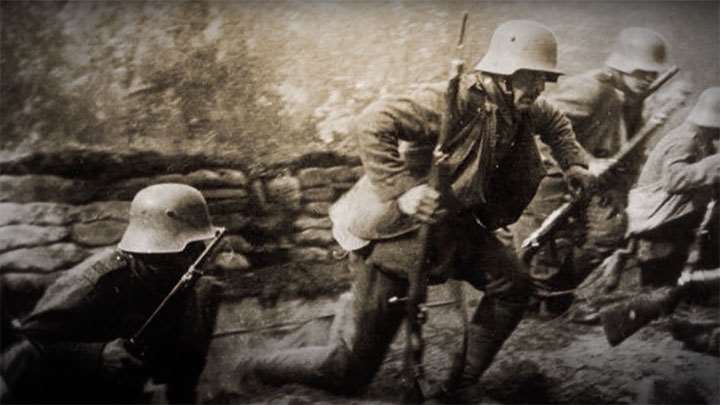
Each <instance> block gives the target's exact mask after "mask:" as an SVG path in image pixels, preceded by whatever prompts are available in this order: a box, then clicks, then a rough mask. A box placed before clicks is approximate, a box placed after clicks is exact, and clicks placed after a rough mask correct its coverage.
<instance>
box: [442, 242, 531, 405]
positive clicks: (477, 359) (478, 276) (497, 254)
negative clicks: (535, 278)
mask: <svg viewBox="0 0 720 405" xmlns="http://www.w3.org/2000/svg"><path fill="white" fill-rule="evenodd" d="M465 251H466V252H467V253H469V254H467V255H463V258H462V259H461V260H460V261H459V263H458V266H461V267H459V269H460V273H459V276H460V278H462V279H464V280H466V281H468V282H469V283H470V284H472V285H473V286H474V287H475V288H478V289H484V290H485V295H484V296H483V298H482V300H481V302H480V305H479V306H478V308H477V309H476V311H475V314H474V315H473V318H472V321H471V323H470V325H469V331H468V347H467V353H466V356H465V367H464V370H463V371H462V373H456V375H460V377H459V378H458V379H457V380H456V381H449V382H448V383H447V384H446V390H447V391H456V393H457V395H456V396H455V397H454V398H453V399H455V400H458V401H462V400H463V399H464V396H465V395H466V394H465V393H462V392H461V391H462V390H465V389H467V388H470V387H472V386H473V385H475V383H476V382H477V381H478V380H479V378H480V377H481V376H482V375H483V373H484V372H485V371H486V370H487V369H488V368H489V367H490V365H491V364H492V361H493V359H494V358H495V355H496V354H497V353H498V351H500V348H501V347H502V345H503V343H504V342H505V340H506V339H507V338H508V337H509V336H510V335H511V334H512V332H513V331H514V330H515V328H516V327H517V325H518V323H519V322H520V320H521V319H522V317H523V314H524V312H525V309H526V307H527V304H528V298H529V296H530V281H529V278H528V275H527V274H526V271H525V269H524V267H523V265H522V264H521V262H520V260H519V259H518V258H517V256H516V255H515V253H514V252H513V251H512V250H511V249H509V248H507V247H506V246H503V245H502V243H500V242H499V241H498V240H497V239H496V238H495V237H494V236H492V235H491V234H489V233H484V234H483V235H481V236H480V238H479V240H474V241H473V243H472V244H469V245H468V246H467V247H466V248H465ZM451 374H452V373H451ZM472 395H473V394H472V393H471V394H470V396H472Z"/></svg>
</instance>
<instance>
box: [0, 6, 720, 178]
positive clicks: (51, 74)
mask: <svg viewBox="0 0 720 405" xmlns="http://www.w3.org/2000/svg"><path fill="white" fill-rule="evenodd" d="M0 9H1V11H2V52H1V54H0V58H1V66H0V68H1V73H2V76H1V80H0V83H1V85H2V87H1V91H2V98H1V99H0V103H1V108H2V128H1V131H2V137H0V150H1V154H2V157H7V156H12V155H15V154H17V153H27V152H29V151H36V150H45V149H48V150H58V149H62V148H67V147H83V146H87V145H92V146H107V147H109V148H118V150H124V151H125V150H157V151H161V152H165V153H172V152H179V151H200V152H203V153H207V154H210V155H212V154H222V153H228V152H232V153H233V154H236V155H238V156H240V157H242V158H243V159H246V162H247V164H248V166H254V165H261V164H267V163H274V162H282V161H284V160H287V159H291V158H294V157H297V156H300V155H302V154H304V153H307V152H308V151H317V150H336V151H350V152H352V150H353V147H354V145H353V143H352V137H350V136H349V135H350V133H349V132H350V131H349V123H350V118H351V117H352V116H353V115H354V114H355V113H356V112H358V111H359V110H360V109H362V108H363V107H364V106H365V105H367V104H368V103H369V102H370V101H371V100H373V99H375V98H376V97H378V96H380V95H382V94H385V93H388V92H395V91H399V90H402V89H404V88H407V87H409V86H412V85H413V84H416V83H423V82H427V81H433V80H440V79H443V78H444V77H445V76H446V74H447V73H446V71H447V69H448V67H447V66H448V58H449V56H450V52H451V50H452V49H453V48H454V44H455V42H456V41H457V35H458V31H459V26H460V20H461V16H462V12H463V11H465V10H467V11H469V13H470V21H469V27H468V32H467V35H466V46H465V51H464V57H465V60H466V63H467V64H468V65H470V64H472V63H474V62H476V61H477V60H478V59H479V57H481V56H482V54H483V53H484V52H485V50H486V48H487V45H488V42H489V40H490V36H491V35H492V32H493V31H494V29H495V27H496V26H497V25H498V24H499V23H502V22H504V21H506V20H509V19H520V18H522V19H533V20H537V21H539V22H541V23H543V24H545V25H547V26H548V27H550V28H551V29H552V30H553V31H554V32H555V33H556V35H557V37H558V39H559V41H560V54H559V64H560V66H561V68H562V69H564V70H565V71H566V72H568V73H571V74H572V73H578V72H581V71H584V70H587V69H590V68H595V67H599V66H601V64H602V62H603V61H604V59H605V57H606V56H607V54H608V52H609V48H610V46H611V44H612V43H613V41H614V39H615V37H616V35H617V33H618V32H619V31H620V30H621V29H623V28H625V27H628V26H643V27H649V28H652V29H654V30H656V31H658V32H660V33H661V34H662V35H663V36H665V37H666V39H667V40H668V42H669V43H670V45H671V48H670V49H671V58H672V60H673V61H674V63H676V64H678V65H679V66H680V67H681V69H682V71H681V77H683V78H684V79H686V80H690V81H692V83H693V87H694V89H695V92H696V94H697V92H699V91H701V90H702V89H703V88H704V87H706V86H708V85H712V84H715V85H717V84H718V83H719V82H720V81H719V80H718V76H719V74H720V73H719V72H720V68H719V65H720V61H719V60H718V39H719V38H720V24H719V23H718V21H719V19H720V17H719V6H718V3H717V2H716V1H692V2H685V1H678V2H672V1H660V2H650V1H638V2H617V1H613V2H599V1H578V2H569V1H562V2H560V1H555V2H544V1H533V2H499V1H498V2H476V1H472V2H471V1H466V2H417V1H393V2H385V1H361V2H349V1H309V2H298V1H272V2H213V1H194V2H182V3H181V2H160V1H148V2H143V1H137V2H68V1H52V2H36V1H3V2H2V3H0Z"/></svg>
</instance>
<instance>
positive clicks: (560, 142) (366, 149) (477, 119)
mask: <svg viewBox="0 0 720 405" xmlns="http://www.w3.org/2000/svg"><path fill="white" fill-rule="evenodd" d="M556 58H557V42H556V39H555V36H554V35H553V33H552V32H550V31H549V30H548V29H547V28H546V27H544V26H543V25H541V24H538V23H536V22H533V21H524V20H516V21H509V22H507V23H505V24H502V25H500V26H499V27H498V28H497V30H496V31H495V33H494V35H493V37H492V39H491V42H490V47H489V50H488V52H487V54H486V55H485V57H484V58H483V59H482V60H481V61H480V63H478V65H477V66H476V67H475V71H474V72H472V73H470V74H468V75H465V76H464V77H462V80H461V84H460V90H459V95H458V109H459V122H456V123H454V124H455V126H454V128H455V130H454V131H453V132H452V134H451V138H452V139H453V141H452V146H451V147H450V151H449V158H448V159H449V164H450V166H451V173H452V180H451V184H449V185H447V186H448V187H447V190H445V191H440V190H435V189H433V188H431V187H429V186H428V185H427V184H425V181H426V176H427V172H428V168H429V166H430V155H431V152H432V150H433V148H434V147H435V142H436V139H437V135H438V128H439V124H440V116H441V113H442V111H443V110H444V105H445V104H444V92H445V89H446V83H440V84H437V85H432V86H428V87H425V88H422V89H420V90H418V91H416V92H414V93H413V94H410V95H409V96H404V97H390V98H386V99H382V100H379V101H377V102H375V103H374V104H372V105H370V106H369V107H368V108H367V109H366V110H365V111H364V112H363V113H362V115H361V116H359V117H358V118H357V120H356V127H355V131H356V132H355V133H356V134H357V135H358V138H359V143H360V154H361V158H362V161H363V166H364V168H365V171H366V175H365V176H364V177H362V178H361V179H360V180H359V181H358V182H357V183H356V184H355V185H354V186H353V188H352V189H351V190H350V191H348V193H346V194H345V195H344V196H343V197H342V198H341V199H340V200H339V201H338V202H336V204H335V205H334V206H333V208H332V210H331V217H332V219H333V223H334V234H335V237H336V239H337V241H338V242H339V243H340V245H341V246H342V247H344V248H345V249H346V250H348V251H350V256H349V267H350V270H351V271H352V273H353V275H354V277H355V280H354V284H353V291H352V292H353V302H352V307H353V311H354V313H353V317H352V319H353V323H354V328H353V330H354V336H352V337H351V338H350V339H349V341H348V342H347V344H346V343H345V342H343V341H340V342H338V343H337V344H331V345H327V346H319V347H304V348H300V349H292V350H288V351H283V352H277V353H271V354H267V355H263V356H261V357H259V358H257V359H255V364H254V369H255V373H254V375H257V376H259V377H260V379H261V380H262V381H264V382H271V383H291V382H299V383H305V384H309V385H314V386H317V387H321V388H325V389H328V390H331V391H334V392H339V393H345V394H349V393H359V392H361V391H363V390H364V389H365V388H366V387H367V386H368V384H369V383H370V382H371V380H372V378H373V376H374V375H375V374H376V372H377V370H378V369H379V367H380V365H381V363H382V360H383V357H384V356H385V353H386V352H387V350H388V347H389V345H390V343H391V341H392V340H393V337H394V336H395V334H396V332H397V330H398V327H399V326H400V324H401V321H402V319H403V317H404V315H405V306H404V305H403V304H402V303H401V304H397V303H390V302H389V299H390V298H391V297H393V296H397V297H403V296H405V295H406V294H407V289H408V283H407V274H406V271H408V268H409V266H410V263H411V262H412V255H416V254H418V252H416V251H413V250H411V246H414V238H415V237H416V235H417V229H418V228H419V226H420V224H421V223H423V222H425V223H434V224H436V226H435V227H434V229H435V231H434V233H433V241H432V243H431V244H432V246H431V248H430V251H429V252H428V257H430V258H431V263H432V265H433V266H432V267H433V269H432V270H431V278H432V280H431V281H432V282H434V283H441V282H444V281H446V280H447V279H448V278H454V279H461V280H466V281H468V282H469V283H470V284H471V285H473V286H474V287H475V288H477V289H482V290H484V291H485V293H486V294H485V296H484V297H483V299H482V301H481V303H480V305H479V307H478V308H477V310H476V312H475V315H474V316H473V318H472V322H471V325H470V329H469V348H468V350H467V353H466V361H464V362H462V363H466V365H467V366H466V367H464V368H463V369H462V372H461V373H460V372H458V373H457V374H458V375H461V377H459V378H457V379H452V380H450V381H447V382H446V384H445V388H446V392H447V393H448V395H447V398H448V399H451V400H453V401H463V400H467V399H471V398H472V397H474V396H477V395H481V394H480V393H479V391H478V389H479V384H475V383H476V382H477V381H478V379H479V378H480V377H481V375H482V374H483V373H484V371H485V370H486V369H487V368H488V367H489V366H490V364H491V362H492V361H493V358H494V357H495V355H496V353H497V352H498V351H499V350H500V348H501V346H502V344H503V342H504V341H505V340H506V339H507V338H508V337H509V336H510V334H511V333H512V332H513V330H514V329H515V327H516V326H517V324H518V323H519V322H520V320H521V319H522V317H523V313H524V311H525V307H526V305H527V301H528V297H529V291H530V290H529V283H528V279H527V276H526V274H525V270H524V268H523V266H522V264H521V263H520V261H519V260H518V258H517V257H516V256H515V254H514V253H513V252H512V250H510V249H509V248H507V247H505V246H503V244H502V243H500V241H499V240H498V239H497V238H496V237H495V236H494V235H493V230H495V229H497V228H498V227H501V226H504V225H507V224H510V223H512V222H514V221H515V220H516V219H517V217H518V216H519V215H520V212H521V211H522V210H523V209H524V208H525V205H526V204H527V203H528V202H529V201H530V199H531V198H532V196H533V194H534V192H535V189H536V187H537V184H538V183H539V181H540V179H542V176H543V174H544V173H543V167H542V165H541V161H540V156H539V153H538V151H537V148H536V146H535V142H534V139H533V136H532V134H535V133H537V134H540V136H541V137H542V139H543V141H544V142H546V143H547V144H548V145H550V147H551V149H552V151H553V152H554V156H555V158H556V159H557V161H558V162H559V164H560V166H561V167H562V168H563V170H565V174H566V176H567V178H568V179H569V181H570V182H571V183H572V187H576V188H581V187H587V186H588V185H589V184H590V182H591V181H592V180H593V178H592V175H591V174H590V173H589V171H588V170H587V164H586V162H585V159H584V156H583V154H582V150H581V147H580V146H579V145H578V143H577V142H576V141H575V136H574V134H573V131H572V127H571V125H570V122H569V121H568V119H567V118H565V117H564V116H563V115H562V114H561V113H560V112H559V111H558V110H557V109H556V108H554V107H552V106H551V105H550V104H548V103H546V102H543V101H536V99H537V97H538V96H539V95H540V93H542V92H543V90H544V89H545V83H546V82H548V81H549V82H554V81H556V79H557V77H558V76H559V75H561V74H562V73H561V72H559V71H558V70H557V69H556ZM462 366H463V365H462V364H456V365H454V367H458V368H459V367H462ZM241 367H244V365H242V366H241ZM456 371H459V370H456Z"/></svg>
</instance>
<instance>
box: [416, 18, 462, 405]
mask: <svg viewBox="0 0 720 405" xmlns="http://www.w3.org/2000/svg"><path fill="white" fill-rule="evenodd" d="M467 19H468V15H467V13H465V15H464V16H463V19H462V26H461V28H460V39H459V41H458V44H457V48H456V56H455V57H454V58H453V59H452V61H451V71H450V79H449V80H448V84H447V91H446V93H445V111H444V112H443V114H442V118H441V122H440V132H439V134H438V140H437V144H436V147H435V150H434V151H433V159H432V166H431V167H430V172H429V174H428V185H429V186H430V187H433V188H435V189H438V190H441V189H444V188H445V187H447V186H448V180H449V179H448V177H449V173H448V171H449V170H448V168H447V156H448V155H447V151H446V148H447V145H446V144H447V143H448V140H449V139H450V135H451V134H450V132H451V131H452V130H453V127H454V124H455V123H456V122H457V117H458V114H459V112H458V104H457V96H458V89H459V85H460V77H461V76H462V73H463V69H464V63H463V61H462V58H461V51H462V48H463V40H464V37H465V26H466V25H467ZM431 233H432V227H431V225H429V224H423V225H422V226H421V227H420V229H419V230H418V236H417V241H418V245H419V248H420V251H419V252H418V253H419V254H418V255H417V256H416V260H415V261H414V263H413V265H412V266H411V267H410V268H409V269H408V284H409V289H408V296H407V301H406V308H407V322H406V330H405V353H404V365H403V368H404V370H403V371H404V373H403V374H404V379H405V388H406V389H405V393H404V396H403V401H404V402H413V403H417V402H421V401H422V400H423V399H424V398H425V396H426V395H427V393H428V392H429V387H428V385H427V382H426V381H425V372H424V369H423V364H422V356H423V349H424V342H423V337H422V325H423V323H424V321H425V311H424V310H423V306H424V303H425V300H426V299H427V287H428V276H429V269H428V263H427V260H426V259H427V251H428V247H429V243H430V235H431Z"/></svg>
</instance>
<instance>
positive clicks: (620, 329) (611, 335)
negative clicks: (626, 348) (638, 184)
mask: <svg viewBox="0 0 720 405" xmlns="http://www.w3.org/2000/svg"><path fill="white" fill-rule="evenodd" d="M716 219H717V202H716V200H712V201H710V202H709V203H708V205H707V207H706V208H705V215H704V217H703V220H702V222H701V224H700V226H699V227H698V230H697V233H696V235H695V240H694V241H693V246H692V247H691V252H690V254H689V255H688V260H687V262H686V263H685V268H684V269H683V273H682V275H681V276H680V279H678V283H677V285H676V286H674V287H663V288H660V289H658V290H656V291H653V292H650V293H646V294H640V295H638V296H636V297H634V298H632V299H630V300H628V301H626V302H620V303H618V304H615V305H613V306H610V307H608V308H606V309H605V310H603V311H602V312H600V319H601V321H602V325H603V330H604V331H605V337H607V340H608V343H610V345H611V346H617V345H619V344H620V343H622V342H623V341H624V340H625V339H627V338H629V337H630V336H632V335H633V334H635V332H637V331H638V330H640V329H641V328H643V327H644V326H645V325H647V324H649V323H650V322H652V321H654V320H656V319H658V318H661V317H663V316H668V315H670V314H672V313H673V311H675V308H677V306H678V304H679V303H680V302H681V301H682V300H683V299H684V298H685V297H686V296H687V295H688V294H689V292H690V289H691V287H690V286H691V285H692V283H693V282H707V281H709V280H714V279H717V278H718V277H720V270H718V269H716V270H698V264H699V263H700V261H701V260H700V254H701V251H702V250H703V246H702V244H703V242H704V238H705V235H706V234H707V232H708V229H709V228H710V226H711V224H712V222H713V221H714V220H716Z"/></svg>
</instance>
